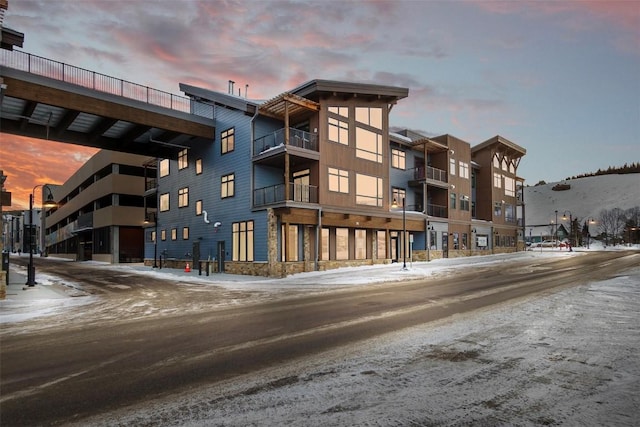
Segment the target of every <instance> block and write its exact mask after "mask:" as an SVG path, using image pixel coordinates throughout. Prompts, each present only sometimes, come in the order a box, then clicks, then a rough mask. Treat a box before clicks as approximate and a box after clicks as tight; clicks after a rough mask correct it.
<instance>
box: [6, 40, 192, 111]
mask: <svg viewBox="0 0 640 427" xmlns="http://www.w3.org/2000/svg"><path fill="white" fill-rule="evenodd" d="M0 65H2V66H4V67H9V68H13V69H16V70H20V71H26V72H28V73H31V74H35V75H38V76H43V77H48V78H51V79H55V80H59V81H63V82H66V83H71V84H74V85H77V86H81V87H85V88H88V89H92V90H95V91H98V92H103V93H109V94H111V95H117V96H122V97H124V98H128V99H134V100H136V101H141V102H146V103H147V104H151V105H157V106H159V107H164V108H169V109H171V110H175V111H182V112H184V113H190V112H191V102H192V100H191V98H187V97H184V96H180V95H174V94H172V93H169V92H165V91H162V90H158V89H153V88H150V87H148V86H143V85H140V84H137V83H132V82H129V81H127V80H122V79H118V78H116V77H111V76H107V75H105V74H101V73H97V72H95V71H90V70H86V69H84V68H79V67H75V66H73V65H69V64H65V63H63V62H59V61H54V60H52V59H48V58H43V57H41V56H37V55H33V54H31V53H27V52H22V51H19V50H6V49H0Z"/></svg>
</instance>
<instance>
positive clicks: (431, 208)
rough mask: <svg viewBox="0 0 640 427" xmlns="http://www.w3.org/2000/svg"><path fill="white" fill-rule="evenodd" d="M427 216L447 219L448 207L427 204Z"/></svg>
mask: <svg viewBox="0 0 640 427" xmlns="http://www.w3.org/2000/svg"><path fill="white" fill-rule="evenodd" d="M427 215H429V216H435V217H438V218H447V207H446V206H441V205H432V204H427Z"/></svg>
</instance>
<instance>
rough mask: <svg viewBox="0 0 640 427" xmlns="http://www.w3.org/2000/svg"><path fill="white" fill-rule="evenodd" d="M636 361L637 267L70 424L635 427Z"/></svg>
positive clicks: (442, 267) (431, 266) (639, 387)
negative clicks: (609, 278) (577, 285)
mask: <svg viewBox="0 0 640 427" xmlns="http://www.w3.org/2000/svg"><path fill="white" fill-rule="evenodd" d="M579 255H580V252H577V253H576V252H574V253H567V252H566V251H564V252H563V253H560V252H553V251H542V252H537V251H529V252H526V253H520V254H518V255H517V256H519V257H555V256H579ZM507 261H508V257H505V256H489V257H478V258H476V259H451V260H438V261H433V262H431V263H419V264H418V263H416V264H414V265H413V266H412V268H411V269H410V270H409V271H407V272H399V269H398V265H393V266H381V267H379V268H377V270H379V271H377V272H376V274H375V276H374V277H375V278H376V279H375V280H377V281H385V280H391V279H392V278H395V279H397V276H398V274H406V277H414V276H419V275H422V276H423V277H424V276H429V275H435V274H438V275H439V274H448V272H451V271H454V270H455V269H456V268H459V267H461V266H468V265H469V264H477V263H487V262H490V263H495V262H507ZM359 271H361V270H357V269H353V270H350V271H347V270H340V271H339V272H331V273H325V275H324V276H321V277H322V279H321V280H314V279H313V277H314V275H316V273H312V274H306V275H298V276H292V277H290V278H288V279H286V280H284V281H279V282H278V283H279V285H278V286H279V287H280V290H282V289H299V288H300V287H301V286H304V287H305V289H307V290H308V289H309V288H308V286H309V283H310V282H320V281H322V285H313V286H315V288H316V290H318V289H320V288H322V289H324V290H329V289H333V290H336V289H340V288H341V287H343V286H344V285H348V284H349V283H351V282H354V283H361V284H366V283H367V282H366V280H364V277H365V276H367V275H368V276H372V274H371V271H370V270H369V273H368V274H367V275H364V274H360V273H358V272H359ZM345 273H348V274H345ZM149 274H158V273H157V272H151V273H149ZM384 277H386V279H384ZM345 278H347V279H345ZM317 279H320V276H318V277H317ZM202 280H205V279H202ZM265 280H270V279H264V280H256V279H251V278H242V279H239V278H236V279H235V281H228V282H226V283H224V284H222V283H221V282H217V283H216V285H217V286H229V287H231V288H236V287H244V288H248V289H256V290H258V289H259V290H261V291H264V289H265V285H266V283H264V282H265ZM209 282H211V281H210V280H209ZM305 283H306V284H305ZM368 283H369V285H370V283H371V282H368ZM272 284H274V283H272ZM267 288H271V285H269V286H267ZM274 292H280V291H278V290H274ZM3 309H4V307H3ZM58 314H61V315H64V310H61V311H58ZM49 315H50V316H53V315H55V314H51V313H49ZM7 320H9V319H7V318H5V319H4V320H2V321H3V322H5V321H7ZM9 321H10V320H9ZM638 354H640V265H639V266H638V268H635V269H634V270H631V271H626V272H624V274H621V275H620V276H619V277H616V278H614V279H611V280H608V281H600V282H592V283H585V284H584V285H582V286H579V287H574V288H570V289H565V290H562V291H559V292H550V293H548V294H546V295H543V296H537V297H535V298H529V299H527V300H521V301H518V302H516V303H509V304H504V305H502V306H499V307H493V308H490V309H485V310H481V311H477V312H474V313H470V314H465V315H459V316H456V317H454V318H449V319H445V320H443V321H440V322H435V323H429V324H426V325H422V326H419V327H414V328H411V329H408V330H404V331H401V332H397V333H393V334H388V335H384V336H381V337H378V338H376V339H372V340H369V341H366V342H363V343H359V344H358V345H353V346H350V347H342V348H339V349H336V350H333V351H330V352H325V353H323V354H319V355H317V356H316V357H313V358H306V359H304V360H299V361H296V362H292V363H288V364H287V365H286V366H280V367H276V368H273V369H269V370H265V371H263V372H261V373H260V374H259V375H255V374H254V375H251V376H247V377H243V378H237V379H235V380H233V381H229V382H226V383H223V384H217V385H214V386H211V387H208V388H199V389H196V390H192V391H190V392H186V393H183V394H180V395H172V396H170V397H169V398H167V399H163V400H157V401H154V402H151V403H149V402H147V403H145V404H144V405H140V406H133V407H127V408H123V409H121V410H119V411H117V412H114V413H109V414H104V415H101V416H96V417H95V418H93V419H90V420H83V421H82V423H79V424H78V425H103V426H113V425H122V426H124V425H127V426H130V425H134V426H135V425H138V426H141V425H144V426H148V425H154V426H156V425H163V426H216V425H220V426H248V425H269V426H271V425H274V426H275V425H278V426H280V425H291V426H327V425H332V426H352V425H358V426H395V425H397V426H407V425H419V426H424V425H442V426H458V425H490V426H494V425H524V426H527V425H571V426H573V425H580V426H601V425H608V426H637V425H639V423H640V358H639V357H638Z"/></svg>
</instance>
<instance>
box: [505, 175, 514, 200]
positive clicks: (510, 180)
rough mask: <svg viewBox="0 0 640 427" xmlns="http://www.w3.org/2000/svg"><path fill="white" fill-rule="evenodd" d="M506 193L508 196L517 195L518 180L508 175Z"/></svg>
mask: <svg viewBox="0 0 640 427" xmlns="http://www.w3.org/2000/svg"><path fill="white" fill-rule="evenodd" d="M504 194H505V195H506V196H512V197H515V196H516V181H515V179H513V178H510V177H508V176H505V177H504Z"/></svg>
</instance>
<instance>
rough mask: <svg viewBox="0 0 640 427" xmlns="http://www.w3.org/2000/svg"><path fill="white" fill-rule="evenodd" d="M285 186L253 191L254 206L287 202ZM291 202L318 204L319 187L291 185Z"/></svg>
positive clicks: (280, 185) (279, 185) (273, 186)
mask: <svg viewBox="0 0 640 427" xmlns="http://www.w3.org/2000/svg"><path fill="white" fill-rule="evenodd" d="M284 186H285V184H277V185H272V186H269V187H263V188H258V189H256V190H253V206H254V207H259V206H266V205H272V204H274V203H281V202H284V201H286V200H285V194H284V193H285V191H284V190H285V187H284ZM289 200H291V201H294V202H301V203H318V187H316V186H314V185H305V184H294V183H293V182H291V183H289Z"/></svg>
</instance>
